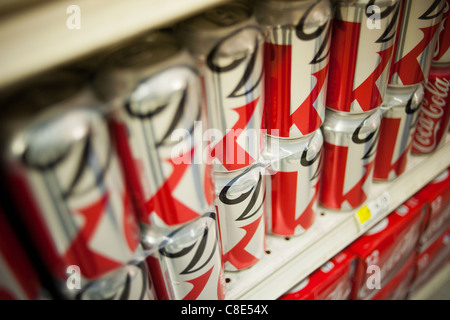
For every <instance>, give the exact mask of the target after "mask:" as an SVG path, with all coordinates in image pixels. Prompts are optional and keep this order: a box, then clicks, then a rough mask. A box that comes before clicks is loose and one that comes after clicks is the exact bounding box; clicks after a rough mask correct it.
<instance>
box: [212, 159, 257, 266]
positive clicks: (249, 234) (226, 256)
mask: <svg viewBox="0 0 450 320" xmlns="http://www.w3.org/2000/svg"><path fill="white" fill-rule="evenodd" d="M264 169H265V168H264V166H263V165H262V164H257V165H254V166H251V167H249V168H246V169H243V170H239V171H237V172H226V173H221V172H215V173H214V182H215V187H216V200H215V204H216V211H217V216H218V222H219V232H220V240H221V244H222V249H223V261H224V263H225V270H227V271H237V270H242V269H246V268H249V267H251V266H253V265H254V264H255V263H257V262H258V261H259V260H260V259H261V258H262V257H263V255H264V253H265V232H266V222H265V208H264V202H265V194H266V192H265V181H264V176H263V174H264Z"/></svg>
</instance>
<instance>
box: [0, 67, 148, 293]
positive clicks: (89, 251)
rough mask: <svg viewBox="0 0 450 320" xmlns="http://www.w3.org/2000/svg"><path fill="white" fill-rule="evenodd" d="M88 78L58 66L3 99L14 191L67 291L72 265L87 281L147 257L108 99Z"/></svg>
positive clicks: (6, 159)
mask: <svg viewBox="0 0 450 320" xmlns="http://www.w3.org/2000/svg"><path fill="white" fill-rule="evenodd" d="M85 80H86V79H85V78H84V77H80V76H78V75H77V74H73V73H65V72H55V73H51V74H49V75H47V76H42V77H40V78H39V81H38V82H32V83H30V84H29V85H25V86H24V87H23V88H22V89H19V90H18V91H17V92H15V93H12V94H11V95H9V97H5V100H4V101H3V103H2V105H4V106H5V108H4V109H3V111H4V114H3V117H2V119H1V120H2V124H1V130H2V139H1V151H2V164H3V166H2V171H3V174H4V175H5V179H6V181H7V184H8V185H9V190H8V192H9V197H10V198H11V200H12V201H13V203H14V207H15V208H17V211H19V212H20V214H21V215H22V217H23V219H22V220H23V221H24V224H25V225H24V227H25V228H26V230H27V232H28V233H29V234H30V236H31V237H32V239H33V241H34V242H33V245H34V246H36V248H37V250H38V251H39V254H40V255H41V257H42V260H43V261H44V263H45V265H46V267H47V268H48V270H49V272H50V273H51V274H52V276H53V278H54V279H55V282H57V283H58V284H59V285H60V289H61V292H63V294H64V295H66V296H67V297H68V298H73V297H74V296H75V295H76V294H77V292H78V290H75V291H74V290H68V289H70V288H68V286H67V285H66V280H67V279H66V278H67V272H68V270H69V269H68V268H69V267H73V266H75V267H76V268H78V270H79V277H80V289H83V288H85V286H86V285H88V284H89V283H91V282H94V281H96V280H98V279H100V278H101V277H103V276H105V275H106V274H109V273H111V272H114V271H116V270H118V269H120V268H122V267H124V266H126V265H128V264H130V263H131V264H134V263H135V261H143V260H144V254H143V251H142V248H141V247H140V232H139V226H138V223H137V219H136V215H135V211H134V209H133V204H132V201H131V198H130V194H129V191H128V189H127V187H126V184H125V182H124V177H123V173H122V171H121V170H120V165H119V160H118V156H117V153H116V150H115V148H114V145H113V144H112V143H111V140H110V135H109V132H108V126H107V123H106V121H105V118H104V115H103V112H102V109H100V106H101V104H100V103H99V102H98V101H97V100H96V99H95V98H94V95H93V94H92V92H91V90H89V88H88V87H87V86H85V83H86V82H85ZM119 281H123V282H125V281H126V279H125V278H122V279H119ZM77 289H78V288H77Z"/></svg>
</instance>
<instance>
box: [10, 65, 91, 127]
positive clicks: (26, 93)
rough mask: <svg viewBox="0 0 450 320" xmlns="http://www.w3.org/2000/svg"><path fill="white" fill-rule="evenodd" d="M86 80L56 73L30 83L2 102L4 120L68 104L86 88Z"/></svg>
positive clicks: (64, 72)
mask: <svg viewBox="0 0 450 320" xmlns="http://www.w3.org/2000/svg"><path fill="white" fill-rule="evenodd" d="M85 81H86V78H85V77H84V76H83V75H82V74H78V73H75V72H66V71H55V72H51V73H48V74H45V75H43V76H41V77H39V78H37V79H35V80H33V81H30V82H28V83H26V84H24V85H23V86H21V87H20V88H16V89H15V90H13V92H12V93H10V94H8V95H7V96H5V98H4V99H3V101H2V105H3V108H2V112H3V115H4V117H2V118H3V120H7V119H6V118H7V117H13V116H21V117H31V116H33V115H35V114H38V113H40V112H41V111H42V110H43V109H45V108H49V107H51V106H54V105H57V104H66V103H67V101H68V100H71V98H73V97H74V96H76V95H77V94H78V93H80V91H81V90H82V88H84V86H85Z"/></svg>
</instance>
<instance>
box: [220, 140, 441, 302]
mask: <svg viewBox="0 0 450 320" xmlns="http://www.w3.org/2000/svg"><path fill="white" fill-rule="evenodd" d="M449 166H450V137H449V136H447V142H446V144H445V145H444V146H443V147H442V148H441V149H439V150H438V151H437V152H435V153H433V154H431V155H429V156H412V157H411V158H410V160H409V163H408V166H407V170H406V172H405V173H404V174H403V175H401V176H400V177H398V178H397V179H395V180H393V181H392V182H382V183H380V182H378V183H375V184H374V185H373V188H372V190H371V196H370V197H369V199H368V202H370V201H371V200H373V199H376V198H377V197H379V196H380V195H381V194H382V193H384V192H388V193H389V195H390V204H389V209H388V210H386V211H385V212H383V213H381V214H380V215H378V216H374V217H372V218H370V219H369V220H368V221H367V222H366V223H365V224H364V225H363V226H362V227H361V226H360V224H359V223H358V222H357V220H356V211H357V210H358V209H359V208H358V209H355V210H353V211H349V212H345V213H344V212H336V211H331V210H327V209H324V208H321V209H320V212H321V213H323V214H319V215H318V216H317V220H316V222H315V223H314V224H313V226H312V227H311V228H310V229H309V230H307V232H305V233H304V234H302V235H299V236H297V237H291V238H289V240H286V239H285V238H283V237H276V236H267V241H266V244H267V245H266V247H267V250H268V252H270V253H268V254H266V255H265V256H264V257H263V258H262V259H261V260H260V261H259V262H258V263H257V264H255V265H254V266H252V267H251V268H249V269H246V270H241V271H239V272H226V273H225V278H226V279H227V281H228V282H227V293H226V299H228V300H239V299H240V300H250V299H252V300H262V299H265V300H272V299H277V298H278V297H279V296H281V295H282V294H284V293H285V292H286V291H288V290H289V289H290V288H292V287H293V286H294V285H296V284H297V283H298V282H299V281H301V280H302V279H304V278H305V277H306V276H308V275H309V274H310V273H311V272H312V271H314V270H315V269H317V268H318V267H320V266H321V265H322V264H323V263H325V262H326V261H328V260H329V259H330V258H332V257H333V256H334V255H336V254H337V253H339V252H340V251H341V250H342V249H344V248H345V247H347V246H348V245H349V244H350V243H352V242H353V241H354V240H356V239H357V238H358V237H360V236H361V235H362V234H363V233H365V232H366V231H367V230H368V229H370V228H371V227H372V226H374V225H375V224H376V223H377V222H379V221H380V220H381V219H383V218H384V217H386V216H387V215H388V214H389V213H390V212H392V211H393V210H394V209H396V208H397V207H398V206H399V205H401V204H402V203H403V202H404V201H405V200H407V199H409V198H410V197H411V196H412V195H414V194H415V193H416V192H417V191H419V190H420V189H421V188H422V187H423V186H424V185H426V184H427V183H428V182H430V181H431V180H433V179H434V178H435V177H436V176H437V175H439V174H440V173H441V172H442V171H443V170H445V169H446V168H447V167H449Z"/></svg>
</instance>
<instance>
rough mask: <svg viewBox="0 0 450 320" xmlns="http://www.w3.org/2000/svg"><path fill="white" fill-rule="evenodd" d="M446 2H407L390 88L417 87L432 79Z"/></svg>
mask: <svg viewBox="0 0 450 320" xmlns="http://www.w3.org/2000/svg"><path fill="white" fill-rule="evenodd" d="M444 7H445V1H444V0H433V1H417V0H403V1H402V3H401V9H400V18H399V22H398V29H397V35H396V40H395V43H396V46H395V51H394V55H393V58H392V64H391V71H390V79H389V85H390V86H400V87H401V86H411V85H417V84H419V83H421V82H422V81H425V80H426V79H427V78H428V73H429V71H430V66H431V60H432V59H433V55H434V50H435V45H436V40H437V38H438V34H439V26H440V23H441V19H442V13H443V11H444Z"/></svg>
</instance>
